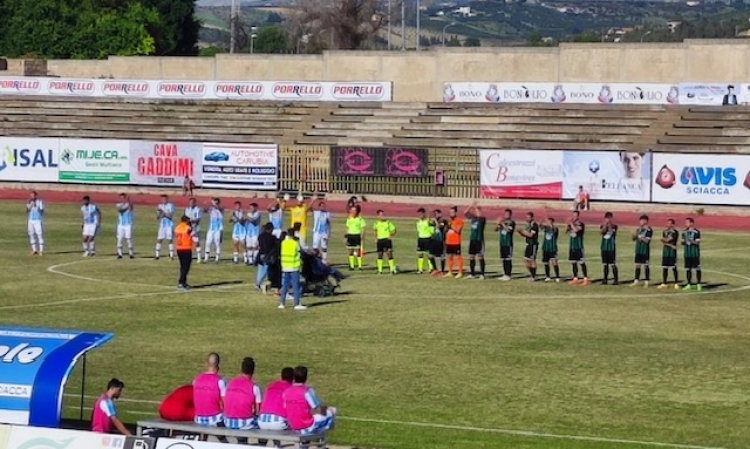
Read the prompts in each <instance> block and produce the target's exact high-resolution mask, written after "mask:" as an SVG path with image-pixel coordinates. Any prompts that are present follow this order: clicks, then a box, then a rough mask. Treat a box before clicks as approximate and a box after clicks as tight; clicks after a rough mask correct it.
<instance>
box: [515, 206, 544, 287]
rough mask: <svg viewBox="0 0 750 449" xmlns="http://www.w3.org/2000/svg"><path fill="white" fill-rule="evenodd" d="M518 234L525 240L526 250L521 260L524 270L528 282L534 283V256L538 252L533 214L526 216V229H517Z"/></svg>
mask: <svg viewBox="0 0 750 449" xmlns="http://www.w3.org/2000/svg"><path fill="white" fill-rule="evenodd" d="M518 233H519V234H521V235H522V236H524V237H525V238H526V250H525V251H524V253H523V260H524V262H525V263H526V269H527V270H529V275H530V277H529V282H534V281H536V254H537V252H538V251H539V225H538V224H537V222H536V221H534V212H529V213H527V214H526V227H525V228H524V229H519V230H518Z"/></svg>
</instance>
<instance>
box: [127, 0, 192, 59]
mask: <svg viewBox="0 0 750 449" xmlns="http://www.w3.org/2000/svg"><path fill="white" fill-rule="evenodd" d="M141 2H142V3H143V5H144V6H146V7H152V8H154V9H156V11H157V12H158V13H159V22H158V23H157V24H156V25H154V26H150V27H149V32H150V33H151V35H152V36H154V39H155V40H156V54H157V55H166V56H182V55H196V54H198V47H197V44H198V32H199V31H200V27H201V24H200V22H199V21H197V20H195V18H194V16H195V0H141Z"/></svg>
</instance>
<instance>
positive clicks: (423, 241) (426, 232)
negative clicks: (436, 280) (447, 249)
mask: <svg viewBox="0 0 750 449" xmlns="http://www.w3.org/2000/svg"><path fill="white" fill-rule="evenodd" d="M417 212H418V213H419V220H417V274H422V273H424V259H425V257H429V256H430V244H431V243H432V236H433V234H435V227H434V226H433V223H432V220H430V218H429V217H427V211H426V210H425V208H424V207H420V208H419V209H418V210H417ZM427 265H428V266H427V268H428V270H427V271H432V270H434V269H435V268H434V267H432V266H431V264H430V263H429V261H428V262H427Z"/></svg>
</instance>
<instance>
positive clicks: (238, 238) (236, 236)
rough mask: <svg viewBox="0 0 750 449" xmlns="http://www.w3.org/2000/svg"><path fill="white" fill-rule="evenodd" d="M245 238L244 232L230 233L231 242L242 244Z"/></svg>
mask: <svg viewBox="0 0 750 449" xmlns="http://www.w3.org/2000/svg"><path fill="white" fill-rule="evenodd" d="M246 238H247V234H246V233H244V232H240V233H232V241H233V242H244V241H245V239H246Z"/></svg>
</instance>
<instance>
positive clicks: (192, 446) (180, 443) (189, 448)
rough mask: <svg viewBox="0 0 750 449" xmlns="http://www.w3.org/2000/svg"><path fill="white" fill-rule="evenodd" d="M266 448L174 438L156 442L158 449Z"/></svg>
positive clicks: (160, 439)
mask: <svg viewBox="0 0 750 449" xmlns="http://www.w3.org/2000/svg"><path fill="white" fill-rule="evenodd" d="M264 447H265V446H252V445H250V446H248V445H247V444H232V443H212V442H207V441H189V440H177V439H172V438H159V439H158V440H156V449H260V448H264Z"/></svg>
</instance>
